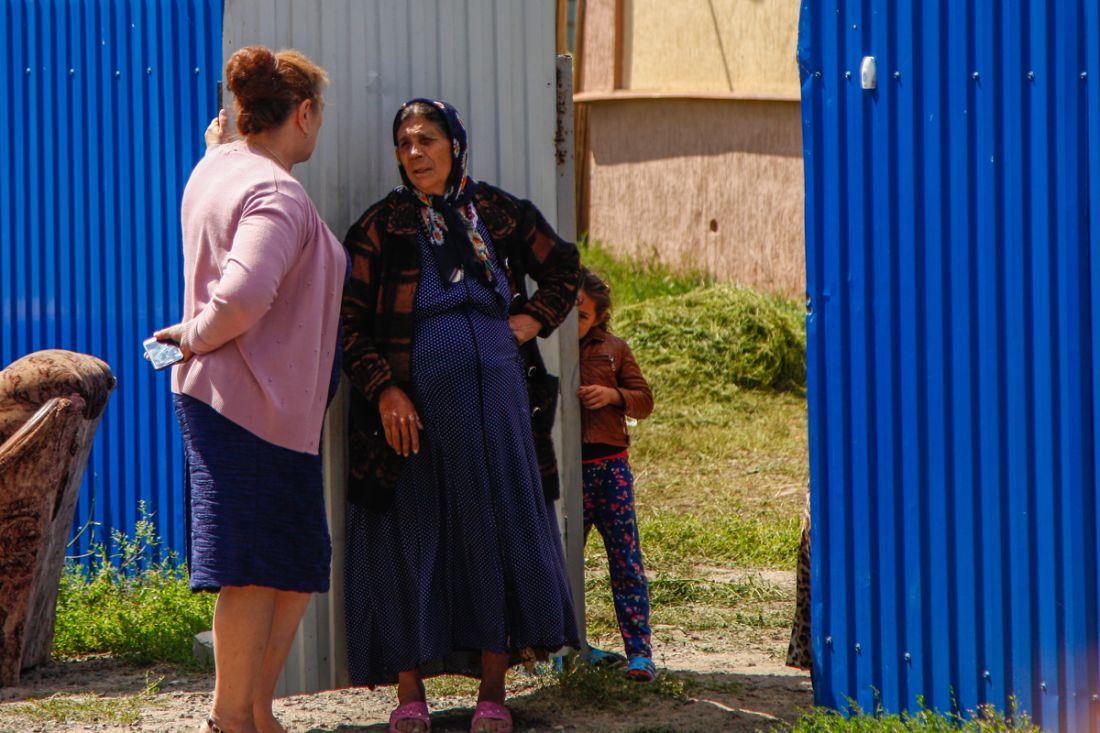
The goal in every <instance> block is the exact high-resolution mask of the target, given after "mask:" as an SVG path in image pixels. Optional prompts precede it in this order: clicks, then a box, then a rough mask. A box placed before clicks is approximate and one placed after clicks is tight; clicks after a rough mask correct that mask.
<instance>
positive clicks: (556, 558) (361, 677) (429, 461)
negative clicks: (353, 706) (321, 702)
mask: <svg viewBox="0 0 1100 733" xmlns="http://www.w3.org/2000/svg"><path fill="white" fill-rule="evenodd" d="M481 234H482V236H483V237H484V238H485V239H486V241H489V237H488V233H487V232H485V231H484V230H482V231H481ZM418 239H419V240H420V248H421V256H422V262H423V263H424V266H423V267H422V268H421V275H420V285H419V287H418V289H417V296H416V317H417V322H416V329H415V332H414V340H413V349H412V362H411V366H412V383H413V394H411V395H410V397H411V398H412V400H413V401H414V403H415V404H416V409H417V411H418V412H419V414H420V417H421V420H422V422H423V424H424V430H423V431H422V432H421V434H420V452H419V453H418V454H416V455H413V456H411V457H410V458H409V459H408V460H407V461H406V464H405V467H404V469H403V471H402V474H401V477H400V479H399V481H398V484H397V488H396V493H395V497H394V502H393V505H392V506H391V507H390V509H389V510H387V511H386V512H384V513H375V512H371V511H368V510H364V509H361V508H360V507H358V506H356V505H354V504H349V505H348V516H347V564H346V570H345V574H346V575H345V581H346V601H345V603H346V607H347V637H348V667H349V671H350V673H351V681H352V684H355V685H372V686H373V685H376V684H385V683H394V682H396V681H397V673H398V672H401V671H405V670H409V669H414V668H419V669H420V671H421V674H422V675H423V676H425V677H427V676H431V675H434V674H440V673H445V672H446V673H458V674H467V675H474V676H477V675H479V674H480V651H479V650H483V649H486V650H490V651H497V652H508V653H511V654H515V653H516V652H517V651H519V650H521V649H524V648H527V647H532V648H541V649H548V650H554V649H558V648H560V647H562V646H573V647H576V646H578V640H577V630H576V625H575V622H574V619H573V608H572V598H571V596H570V591H569V584H568V580H567V577H566V573H565V564H564V559H563V555H562V549H561V541H560V538H559V535H558V529H557V522H556V520H555V517H554V514H553V509H552V506H549V505H548V504H547V503H546V502H545V500H544V499H543V494H542V488H541V484H540V478H539V472H538V464H537V459H536V457H535V449H534V445H533V442H532V438H531V423H530V418H529V417H528V407H527V391H526V385H525V383H524V377H523V370H522V366H521V361H520V355H519V351H518V348H517V346H516V341H515V338H514V337H513V335H512V332H511V330H510V329H509V327H508V302H509V298H510V297H511V294H510V292H509V288H508V283H507V280H506V277H505V274H504V272H503V271H502V270H501V269H500V267H499V265H497V263H496V262H494V270H495V272H496V277H495V278H494V282H493V283H492V284H491V285H485V284H483V283H481V282H480V281H479V280H478V279H477V278H474V277H465V278H463V279H462V280H461V281H459V282H456V283H452V284H451V285H450V286H449V287H445V286H444V284H443V281H442V279H441V277H440V275H439V272H438V269H437V268H436V267H434V266H431V264H430V263H431V259H430V258H431V257H433V254H432V251H431V250H430V248H429V246H428V244H427V239H426V237H425V236H424V235H423V233H421V234H420V236H419V237H418Z"/></svg>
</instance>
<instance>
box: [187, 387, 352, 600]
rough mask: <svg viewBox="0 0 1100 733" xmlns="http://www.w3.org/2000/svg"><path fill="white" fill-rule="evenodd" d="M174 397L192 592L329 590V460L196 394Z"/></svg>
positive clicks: (330, 551)
mask: <svg viewBox="0 0 1100 733" xmlns="http://www.w3.org/2000/svg"><path fill="white" fill-rule="evenodd" d="M174 397H175V402H176V416H177V418H178V419H179V423H180V429H181V430H182V433H183V446H184V451H185V455H186V462H185V466H186V482H185V483H186V490H187V501H188V505H189V507H188V519H189V522H188V524H189V526H188V532H187V534H188V542H187V567H188V570H189V572H190V586H191V590H193V591H218V590H220V589H221V588H222V586H226V585H229V586H244V585H258V586H264V587H267V588H275V589H277V590H284V591H297V592H300V593H324V592H326V591H328V589H329V564H330V560H331V558H332V545H331V542H330V540H329V533H328V520H327V519H326V517H325V492H324V483H323V478H322V475H323V474H322V469H321V456H320V455H316V456H315V455H311V454H309V453H299V452H297V451H293V450H290V449H288V448H282V447H280V446H277V445H274V444H273V443H269V442H267V441H266V440H263V439H261V438H259V437H257V436H256V435H255V434H254V433H251V432H249V431H248V430H246V429H245V428H243V427H241V426H240V425H237V424H236V423H234V422H232V421H231V420H229V419H228V418H226V417H224V416H222V415H220V414H219V413H218V412H216V411H215V410H214V408H212V407H210V406H209V405H207V404H206V403H204V402H201V401H199V400H197V399H195V398H194V397H190V396H188V395H180V394H177V395H174Z"/></svg>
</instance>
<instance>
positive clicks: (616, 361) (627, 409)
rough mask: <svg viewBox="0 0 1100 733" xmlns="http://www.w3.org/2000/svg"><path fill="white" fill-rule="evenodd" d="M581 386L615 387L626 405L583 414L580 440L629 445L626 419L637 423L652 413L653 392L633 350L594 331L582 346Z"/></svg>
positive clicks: (604, 334) (618, 340)
mask: <svg viewBox="0 0 1100 733" xmlns="http://www.w3.org/2000/svg"><path fill="white" fill-rule="evenodd" d="M580 361H581V384H582V385H584V384H600V385H603V386H605V387H615V388H617V389H618V390H619V394H621V395H622V396H623V403H624V404H623V405H622V406H619V405H608V406H607V407H601V408H600V409H598V410H585V409H582V410H581V440H582V442H585V443H603V444H605V445H621V446H623V447H624V448H625V447H626V446H628V445H630V435H629V434H628V433H627V430H626V417H627V416H630V417H632V418H635V419H637V420H641V419H643V418H646V417H649V413H651V412H653V392H651V391H650V389H649V383H648V382H646V381H645V377H644V376H642V370H641V369H640V368H639V367H638V362H636V361H634V354H632V353H631V352H630V347H629V346H628V345H627V343H626V342H625V341H623V340H622V339H621V338H619V337H618V336H615V335H613V334H610V333H608V332H607V331H605V330H603V329H602V328H593V329H592V330H591V331H589V332H588V335H587V336H585V337H584V339H583V340H582V341H581V343H580Z"/></svg>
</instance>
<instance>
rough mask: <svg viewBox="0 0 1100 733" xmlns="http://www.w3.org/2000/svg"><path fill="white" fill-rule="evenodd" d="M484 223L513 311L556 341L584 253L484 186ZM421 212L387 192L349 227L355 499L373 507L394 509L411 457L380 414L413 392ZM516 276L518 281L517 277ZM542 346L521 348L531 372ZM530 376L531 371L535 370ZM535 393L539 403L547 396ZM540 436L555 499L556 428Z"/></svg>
mask: <svg viewBox="0 0 1100 733" xmlns="http://www.w3.org/2000/svg"><path fill="white" fill-rule="evenodd" d="M474 206H475V207H476V208H477V214H478V218H479V219H480V220H481V222H482V223H483V224H484V225H485V227H486V229H488V231H489V235H490V238H491V240H492V242H491V246H492V249H493V252H494V253H495V255H496V257H497V259H498V261H499V262H500V263H501V265H502V266H503V267H504V269H505V271H506V272H507V273H508V278H509V285H510V286H511V289H512V293H513V294H514V296H515V297H514V299H513V302H512V309H511V311H512V313H513V314H515V313H526V314H528V315H530V316H532V317H533V318H534V319H535V320H537V321H538V322H539V323H540V324H542V328H541V330H540V331H539V335H540V336H547V335H549V334H550V333H551V332H552V331H553V330H554V329H555V328H557V327H558V325H560V324H561V322H562V321H563V320H565V317H566V316H567V315H568V314H569V311H570V309H571V308H572V307H573V304H574V302H575V301H576V297H577V286H578V272H579V270H578V268H579V265H580V256H579V254H578V252H577V248H576V246H575V245H573V244H572V243H570V242H566V241H565V240H563V239H561V238H560V237H559V236H558V235H557V234H556V233H555V232H554V230H553V229H551V227H550V225H549V224H548V223H547V222H546V220H545V219H544V218H543V216H542V214H541V213H539V210H538V209H537V208H535V205H534V204H532V203H531V202H530V201H524V200H520V199H518V198H516V197H515V196H512V195H511V194H508V193H505V192H504V191H502V190H500V189H498V188H495V187H493V186H490V185H488V184H485V183H479V184H478V191H477V193H476V194H475V196H474ZM419 224H420V212H419V207H418V206H417V205H415V204H414V203H412V202H411V201H409V200H408V199H407V198H405V197H403V196H401V195H398V194H396V193H390V194H389V195H388V196H386V198H384V199H382V200H381V201H379V202H378V203H376V204H375V205H374V206H371V207H370V208H369V209H367V211H366V212H365V213H364V214H363V215H362V216H361V217H360V218H359V220H358V221H357V222H356V223H355V224H353V225H352V227H351V229H349V230H348V234H347V237H346V238H345V240H344V246H345V247H347V249H348V252H349V253H350V255H351V278H350V279H349V281H348V283H347V285H346V286H345V288H344V300H343V306H342V308H341V313H342V315H343V319H344V324H343V328H344V371H345V372H347V374H348V377H350V379H351V383H352V386H353V389H352V398H351V413H350V416H349V424H348V449H349V451H348V457H349V476H348V499H349V500H350V501H353V502H356V503H358V504H361V505H363V506H366V507H368V508H371V509H375V510H384V509H386V508H388V507H389V505H390V502H391V501H392V498H393V488H394V486H395V485H396V482H397V477H398V476H399V475H400V472H401V468H402V464H403V461H404V459H403V458H402V457H401V456H399V455H398V454H397V453H395V452H394V451H393V450H392V449H391V448H390V447H389V445H388V444H387V443H386V438H385V434H384V431H383V430H382V422H381V417H380V416H379V414H378V395H379V394H380V393H381V392H382V390H384V389H385V388H386V387H388V386H390V385H397V386H399V387H401V388H402V389H404V390H405V391H406V392H407V393H408V394H412V389H411V383H410V367H409V363H410V359H411V355H412V340H413V331H414V328H415V324H416V316H415V314H414V312H413V309H414V307H415V303H416V291H417V286H418V285H419V282H420V268H421V261H420V247H419V244H418V243H417V239H416V232H417V227H418V225H419ZM517 273H519V275H517ZM522 273H526V274H527V275H529V276H530V277H531V278H532V279H533V280H534V281H535V282H536V283H537V284H538V290H537V291H536V292H535V293H534V294H533V295H532V296H531V297H530V298H529V299H527V298H525V297H524V296H523V295H521V294H520V293H521V292H522V291H521V288H518V287H517V286H516V282H517V277H521V276H522ZM537 348H538V347H537V345H536V339H531V341H529V342H527V343H526V344H524V345H523V346H521V347H520V352H521V354H523V356H524V359H525V361H526V362H527V364H528V365H532V364H534V363H535V360H536V359H537V356H536V355H535V354H534V352H535V351H536V350H537ZM528 373H529V374H530V373H531V369H528ZM532 386H534V387H535V392H536V394H532V395H531V399H532V404H538V403H539V402H545V399H546V396H545V395H541V396H540V395H538V394H537V392H538V385H531V383H530V382H529V387H532ZM536 422H537V423H540V424H541V426H542V427H543V429H541V430H539V429H536V430H534V431H533V432H534V437H535V448H536V450H537V452H538V457H539V472H540V474H541V475H542V479H543V490H544V492H545V493H546V495H547V497H548V498H551V499H553V498H557V494H558V477H557V463H556V461H555V459H554V454H553V443H552V442H551V439H550V433H549V426H547V425H546V424H545V423H544V422H543V421H541V420H536Z"/></svg>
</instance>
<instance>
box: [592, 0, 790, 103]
mask: <svg viewBox="0 0 1100 733" xmlns="http://www.w3.org/2000/svg"><path fill="white" fill-rule="evenodd" d="M622 3H623V5H622V13H623V22H622V24H623V44H622V48H623V59H622V88H623V89H630V90H633V91H660V92H666V93H668V92H680V93H689V94H695V93H699V92H712V93H713V92H726V93H733V94H735V95H737V96H740V97H748V98H753V97H769V98H784V99H791V100H795V99H798V97H799V84H798V67H797V65H796V63H795V53H796V45H797V41H798V11H799V3H798V2H797V1H796V0H676V1H675V2H673V3H670V2H668V0H622ZM596 7H599V8H600V12H601V13H604V14H606V12H607V11H606V8H605V7H600V4H599V3H596ZM611 27H612V28H613V26H611Z"/></svg>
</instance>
